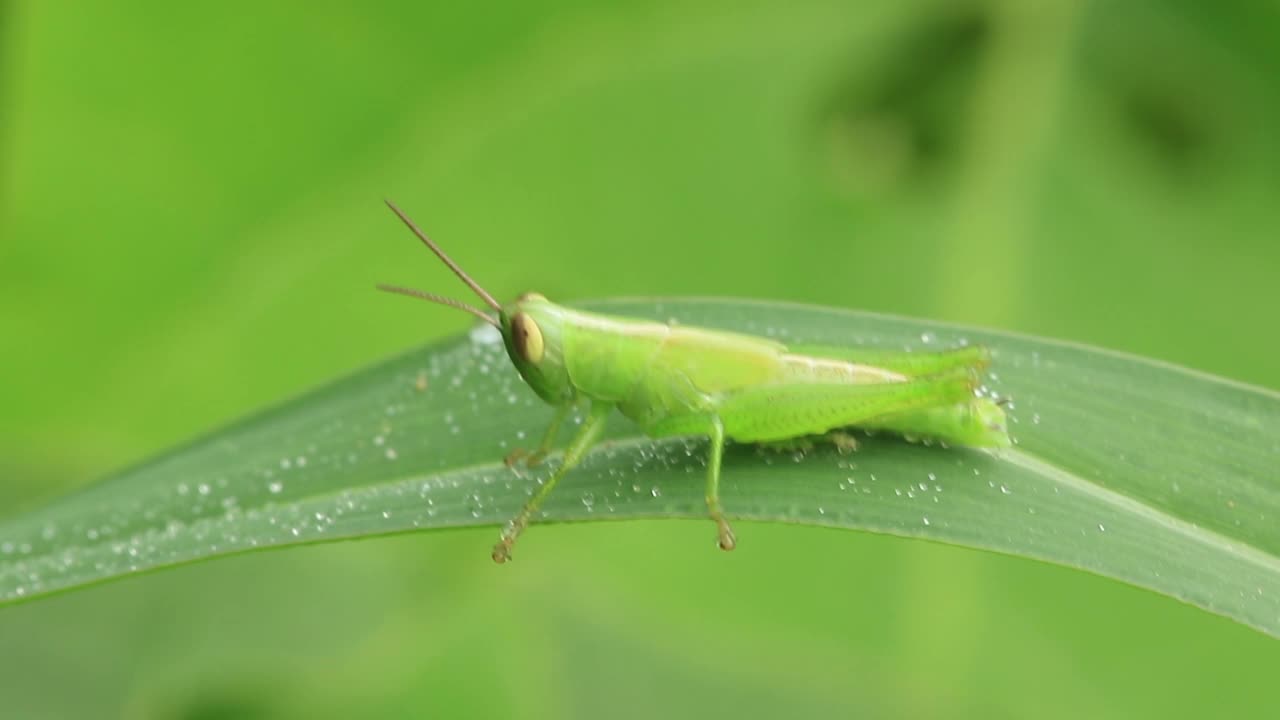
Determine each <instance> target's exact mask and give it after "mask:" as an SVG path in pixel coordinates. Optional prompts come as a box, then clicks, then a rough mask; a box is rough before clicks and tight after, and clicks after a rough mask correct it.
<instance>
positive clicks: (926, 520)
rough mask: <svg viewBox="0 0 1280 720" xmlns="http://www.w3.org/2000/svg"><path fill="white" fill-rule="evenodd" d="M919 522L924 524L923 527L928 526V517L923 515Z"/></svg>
mask: <svg viewBox="0 0 1280 720" xmlns="http://www.w3.org/2000/svg"><path fill="white" fill-rule="evenodd" d="M920 520H921V521H922V522H924V524H925V525H928V524H929V516H928V515H925V516H923V517H921V518H920Z"/></svg>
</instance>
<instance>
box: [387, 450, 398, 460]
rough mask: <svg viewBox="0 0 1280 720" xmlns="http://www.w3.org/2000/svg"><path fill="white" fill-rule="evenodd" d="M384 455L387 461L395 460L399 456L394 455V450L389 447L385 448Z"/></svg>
mask: <svg viewBox="0 0 1280 720" xmlns="http://www.w3.org/2000/svg"><path fill="white" fill-rule="evenodd" d="M385 455H386V456H387V459H388V460H395V459H396V458H398V457H400V455H399V454H398V453H396V449H395V448H390V447H389V448H387V452H386V453H385Z"/></svg>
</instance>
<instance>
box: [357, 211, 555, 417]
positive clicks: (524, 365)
mask: <svg viewBox="0 0 1280 720" xmlns="http://www.w3.org/2000/svg"><path fill="white" fill-rule="evenodd" d="M387 206H388V207H390V208H391V210H392V212H394V213H395V214H396V215H397V216H399V217H400V219H401V220H402V221H403V222H404V224H405V225H407V226H409V229H410V230H412V231H413V234H414V235H417V236H418V239H419V240H421V241H422V244H424V245H426V246H427V247H428V248H430V249H431V252H433V253H435V254H436V257H438V258H440V260H441V262H443V263H444V264H445V265H447V266H449V269H450V270H452V271H453V272H454V274H455V275H457V276H458V278H459V279H460V280H462V282H464V283H466V285H467V287H469V288H471V290H472V292H474V293H475V294H476V295H477V296H479V297H480V299H481V300H483V301H484V304H485V305H487V306H489V308H491V309H492V310H494V311H496V312H497V313H498V316H497V317H496V318H495V317H494V316H493V315H490V314H489V313H488V312H487V311H485V310H483V309H481V308H477V307H473V306H471V305H468V304H467V303H464V302H462V301H460V300H454V299H453V298H447V297H443V296H441V295H435V294H433V293H429V292H423V291H422V290H413V289H411V288H405V287H399V286H395V285H379V286H378V288H379V289H380V290H385V291H387V292H392V293H396V294H398V295H408V296H411V297H416V298H419V299H421V300H426V301H427V302H433V303H435V304H437V305H445V306H447V307H451V308H455V309H458V310H462V311H463V312H467V313H470V314H472V315H474V316H476V317H478V318H480V319H481V320H483V321H485V322H487V323H489V324H490V325H492V326H494V327H496V328H498V331H499V332H501V333H502V341H503V343H504V344H505V345H506V347H507V354H508V355H509V356H511V362H512V363H513V364H514V365H515V366H516V370H518V371H519V372H520V376H521V377H523V378H524V380H525V382H527V383H529V387H531V388H533V391H534V392H536V393H537V394H538V396H539V397H541V398H542V399H543V400H546V401H547V402H549V403H551V404H553V405H561V404H563V403H564V402H565V401H567V400H569V399H571V398H572V397H573V385H572V383H570V382H569V372H568V370H566V369H565V364H564V349H563V348H564V346H563V343H562V342H561V338H562V335H563V333H562V332H561V329H562V328H563V327H564V322H565V318H564V309H563V308H561V307H560V306H559V305H556V304H555V303H553V302H551V301H550V300H548V299H546V298H545V297H543V296H541V295H539V294H538V293H525V294H524V295H521V296H520V297H518V298H516V299H515V302H512V303H509V304H507V305H505V306H503V305H499V304H498V301H497V300H494V299H493V296H492V295H490V294H489V293H488V292H487V291H486V290H485V289H484V288H482V287H480V284H479V283H477V282H476V281H475V280H473V279H471V276H470V275H468V274H467V273H466V272H464V271H463V269H462V268H461V267H459V266H458V264H457V263H455V262H454V261H453V260H452V259H451V258H450V257H449V256H448V255H446V254H445V252H444V250H441V249H440V246H439V245H436V244H435V242H434V241H432V240H431V238H428V237H427V236H426V235H425V234H424V233H423V232H422V231H421V230H419V229H418V226H417V225H415V224H414V223H413V221H412V220H410V219H409V217H408V216H407V215H405V214H404V213H403V212H401V210H400V208H398V207H396V206H395V204H393V203H392V202H391V201H390V200H388V201H387Z"/></svg>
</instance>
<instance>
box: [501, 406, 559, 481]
mask: <svg viewBox="0 0 1280 720" xmlns="http://www.w3.org/2000/svg"><path fill="white" fill-rule="evenodd" d="M572 409H573V403H572V402H567V403H565V404H563V405H561V406H559V407H557V408H556V411H555V414H554V415H552V416H551V424H550V425H548V426H547V431H546V432H545V433H543V434H542V442H541V443H539V444H538V449H536V450H534V451H533V452H528V451H526V450H525V449H524V448H515V449H514V450H512V451H511V452H509V453H507V457H506V458H504V459H503V462H504V463H506V465H507V467H513V466H514V465H515V464H516V463H518V462H521V461H523V462H524V464H525V465H526V466H528V467H533V466H535V465H537V464H538V463H541V462H542V460H543V458H545V457H546V456H547V453H549V452H551V446H552V445H555V443H556V435H558V434H559V433H560V426H561V425H562V424H564V419H565V418H566V417H568V416H569V411H570V410H572Z"/></svg>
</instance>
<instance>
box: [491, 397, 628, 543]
mask: <svg viewBox="0 0 1280 720" xmlns="http://www.w3.org/2000/svg"><path fill="white" fill-rule="evenodd" d="M612 410H613V405H611V404H609V403H603V402H598V401H594V400H593V401H592V402H591V410H590V411H589V412H588V413H587V419H586V420H584V421H583V422H582V429H581V430H579V431H578V434H577V435H575V436H574V438H573V441H572V442H570V443H569V447H567V448H565V451H564V458H563V459H562V460H561V461H560V467H558V468H556V471H555V472H553V473H551V477H549V478H547V479H546V482H544V483H542V487H540V488H538V491H537V492H536V493H534V494H533V497H530V498H529V499H528V500H527V501H525V504H524V507H522V508H520V512H518V513H516V516H515V517H514V518H511V522H509V523H507V527H506V529H505V530H503V531H502V538H501V539H500V540H499V541H498V544H497V545H494V546H493V561H494V562H496V563H504V562H506V561H508V560H510V559H511V546H513V545H515V543H516V538H518V537H520V533H522V532H524V529H525V528H526V527H528V526H529V521H530V520H531V519H533V514H534V513H536V512H538V508H539V507H541V506H542V501H543V500H546V499H547V496H548V495H550V494H551V491H552V490H553V489H555V486H556V483H558V482H560V478H562V477H564V476H565V473H567V472H569V471H570V470H572V469H573V468H574V467H575V466H576V465H577V464H578V463H579V462H581V461H582V458H583V456H584V455H586V454H587V451H588V450H590V449H591V446H592V445H594V444H595V443H596V440H597V439H598V438H599V437H600V433H601V431H603V430H604V421H605V418H607V417H608V416H609V413H610V412H611V411H612Z"/></svg>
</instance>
